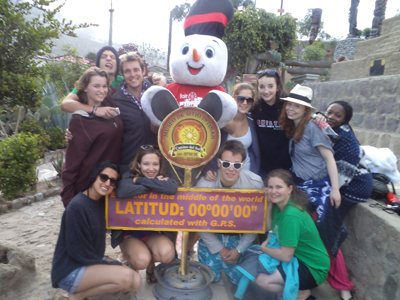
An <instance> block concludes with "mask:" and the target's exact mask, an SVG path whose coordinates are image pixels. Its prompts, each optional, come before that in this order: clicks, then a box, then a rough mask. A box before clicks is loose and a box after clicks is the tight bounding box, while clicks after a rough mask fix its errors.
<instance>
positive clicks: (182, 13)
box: [167, 2, 190, 72]
mask: <svg viewBox="0 0 400 300" xmlns="http://www.w3.org/2000/svg"><path fill="white" fill-rule="evenodd" d="M189 9H190V4H189V3H187V2H185V3H183V4H181V5H176V6H175V7H174V8H173V9H172V10H171V12H170V13H169V35H168V59H167V69H168V72H169V58H170V55H171V39H172V21H179V22H180V21H182V20H183V19H184V18H185V17H186V16H187V14H188V13H189Z"/></svg>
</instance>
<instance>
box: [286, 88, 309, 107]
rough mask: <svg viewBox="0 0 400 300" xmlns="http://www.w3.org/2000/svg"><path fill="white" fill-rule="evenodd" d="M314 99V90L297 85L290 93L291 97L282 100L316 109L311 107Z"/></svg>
mask: <svg viewBox="0 0 400 300" xmlns="http://www.w3.org/2000/svg"><path fill="white" fill-rule="evenodd" d="M312 97H313V90H312V88H309V87H308V86H302V85H300V84H297V85H296V86H295V87H294V88H293V89H292V90H291V92H290V94H289V96H288V97H286V98H281V99H282V100H285V101H290V102H293V103H297V104H301V105H304V106H308V107H311V108H314V109H315V107H313V106H311V99H312Z"/></svg>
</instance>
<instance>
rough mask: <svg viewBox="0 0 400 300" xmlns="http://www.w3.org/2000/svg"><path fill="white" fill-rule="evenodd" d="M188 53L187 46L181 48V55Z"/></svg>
mask: <svg viewBox="0 0 400 300" xmlns="http://www.w3.org/2000/svg"><path fill="white" fill-rule="evenodd" d="M188 52H189V46H187V45H185V46H183V47H182V54H183V55H186V54H187V53H188Z"/></svg>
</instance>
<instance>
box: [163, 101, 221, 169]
mask: <svg viewBox="0 0 400 300" xmlns="http://www.w3.org/2000/svg"><path fill="white" fill-rule="evenodd" d="M219 143H220V132H219V128H218V125H217V123H216V122H215V120H214V119H213V117H212V116H211V115H210V114H209V113H207V112H206V111H204V110H202V109H200V108H197V107H190V108H180V109H177V110H174V111H173V112H172V113H170V114H169V115H168V116H167V117H166V118H165V120H164V121H163V123H162V124H161V126H160V129H159V131H158V144H159V146H160V150H161V152H162V154H163V155H164V157H165V158H166V159H167V160H168V161H170V162H171V163H173V164H174V165H176V166H178V167H181V168H196V167H199V166H202V165H204V164H206V163H207V162H208V161H210V160H211V159H212V158H213V157H214V155H215V154H216V153H217V151H218V147H219Z"/></svg>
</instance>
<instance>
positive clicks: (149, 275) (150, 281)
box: [146, 270, 158, 284]
mask: <svg viewBox="0 0 400 300" xmlns="http://www.w3.org/2000/svg"><path fill="white" fill-rule="evenodd" d="M146 281H147V283H148V284H153V283H157V282H158V280H157V278H156V276H155V275H154V272H151V273H148V272H147V270H146Z"/></svg>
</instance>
